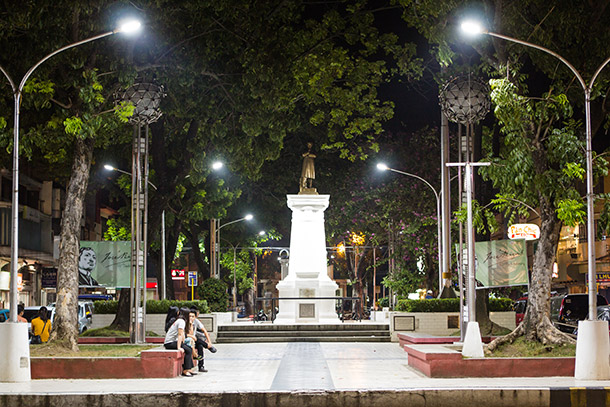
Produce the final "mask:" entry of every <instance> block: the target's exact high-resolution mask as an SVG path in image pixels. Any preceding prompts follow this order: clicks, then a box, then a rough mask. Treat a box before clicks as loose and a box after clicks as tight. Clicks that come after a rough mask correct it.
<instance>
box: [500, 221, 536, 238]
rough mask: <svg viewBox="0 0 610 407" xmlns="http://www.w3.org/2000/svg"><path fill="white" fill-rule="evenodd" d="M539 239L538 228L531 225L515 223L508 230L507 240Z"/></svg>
mask: <svg viewBox="0 0 610 407" xmlns="http://www.w3.org/2000/svg"><path fill="white" fill-rule="evenodd" d="M539 237H540V228H539V227H538V225H535V224H533V223H516V224H514V225H511V226H510V227H509V228H508V238H509V239H511V240H513V239H525V240H536V239H538V238H539Z"/></svg>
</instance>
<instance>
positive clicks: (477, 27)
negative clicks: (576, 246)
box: [461, 20, 610, 379]
mask: <svg viewBox="0 0 610 407" xmlns="http://www.w3.org/2000/svg"><path fill="white" fill-rule="evenodd" d="M461 29H462V31H463V32H464V33H466V34H468V35H471V36H474V35H480V34H487V35H490V36H492V37H496V38H500V39H503V40H506V41H509V42H514V43H516V44H521V45H524V46H526V47H529V48H534V49H537V50H539V51H543V52H546V53H547V54H550V55H552V56H554V57H555V58H557V59H559V60H560V61H561V62H563V63H564V64H565V65H566V66H567V67H568V68H569V69H570V71H572V73H573V74H574V76H576V79H577V80H578V83H580V86H581V87H582V89H583V91H584V94H585V122H586V123H585V136H586V144H587V147H586V148H587V149H586V161H587V169H586V174H587V266H588V267H587V275H588V279H589V281H588V284H589V287H588V288H589V317H588V319H589V321H593V322H594V321H597V284H596V283H597V276H596V264H595V220H594V216H595V208H594V204H595V198H594V195H593V194H594V192H593V136H592V134H591V90H592V89H593V84H594V83H595V80H596V79H597V76H598V75H599V73H600V72H601V71H602V69H604V67H605V66H606V65H607V64H608V63H609V62H610V57H609V58H607V59H606V60H605V61H604V62H602V64H601V65H600V66H599V67H598V68H597V70H596V71H595V73H594V74H593V76H592V77H591V80H590V81H589V84H588V85H587V83H586V82H585V80H584V78H583V77H582V75H581V74H580V72H578V71H577V70H576V68H575V67H574V66H573V65H572V64H571V63H570V62H568V60H566V59H565V58H563V57H562V56H561V55H559V54H557V53H556V52H554V51H551V50H550V49H548V48H545V47H543V46H541V45H537V44H533V43H531V42H527V41H523V40H519V39H516V38H513V37H509V36H507V35H503V34H498V33H494V32H491V31H489V30H487V29H486V28H485V27H483V25H481V24H480V23H478V22H477V21H474V20H468V21H464V22H463V23H462V25H461ZM583 322H585V321H583ZM583 325H584V324H583ZM583 328H585V327H584V326H583ZM600 328H601V329H599V330H598V331H596V332H595V335H599V336H600V338H599V339H600V341H599V342H596V343H601V340H604V342H605V343H606V344H607V343H608V332H607V331H608V324H607V323H606V324H605V331H606V332H605V334H604V333H603V331H604V328H603V327H600ZM584 331H585V329H579V330H578V332H579V333H580V332H584ZM586 332H591V335H593V328H590V329H589V328H588V329H587V330H586ZM602 334H603V335H604V336H605V338H601V335H602ZM578 338H579V339H580V338H581V335H580V334H579V335H578ZM588 339H590V340H594V338H593V337H591V336H590V337H589V338H588ZM606 346H607V345H606ZM583 347H584V348H587V346H586V345H584V344H583ZM578 349H579V346H578V344H577V350H578ZM578 354H579V352H578V351H577V352H576V373H575V375H576V376H577V378H580V379H585V378H589V379H593V378H596V377H595V376H596V374H598V375H601V376H604V378H608V376H610V370H609V369H608V366H607V363H605V365H606V366H605V367H604V368H603V370H604V372H603V373H599V371H598V372H593V371H594V369H586V368H583V369H582V370H581V369H580V368H579V367H580V366H582V365H584V364H587V363H582V362H581V363H579V360H580V359H579V357H578ZM587 359H588V360H589V362H593V360H594V359H595V358H594V357H593V358H589V357H588V358H587ZM579 365H580V366H579ZM579 372H581V373H579Z"/></svg>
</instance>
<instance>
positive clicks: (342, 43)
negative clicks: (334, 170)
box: [133, 0, 415, 277]
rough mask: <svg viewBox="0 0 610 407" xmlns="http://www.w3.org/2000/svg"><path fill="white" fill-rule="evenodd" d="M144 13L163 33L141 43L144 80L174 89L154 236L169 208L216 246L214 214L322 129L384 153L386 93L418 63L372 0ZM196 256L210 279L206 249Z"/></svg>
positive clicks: (154, 203)
mask: <svg viewBox="0 0 610 407" xmlns="http://www.w3.org/2000/svg"><path fill="white" fill-rule="evenodd" d="M144 12H145V13H146V19H147V26H148V27H150V30H147V33H155V34H154V36H155V38H154V40H152V38H150V39H151V41H149V42H147V44H148V46H145V45H144V42H143V43H142V44H138V47H137V48H134V51H133V61H134V62H135V64H136V70H137V72H138V75H139V78H138V80H148V81H150V80H152V78H154V81H156V82H157V83H159V84H162V85H164V86H165V89H166V92H167V97H166V98H165V99H164V101H163V103H162V106H161V109H162V111H163V117H162V118H161V120H160V121H159V122H158V123H155V124H154V125H152V126H151V134H152V145H151V172H152V179H153V182H154V183H155V184H156V185H158V186H159V190H158V191H156V192H155V193H153V194H151V203H150V213H149V221H150V222H149V230H150V231H151V232H150V233H151V234H152V235H151V236H150V237H149V241H154V240H155V238H154V237H155V236H156V234H157V230H158V229H159V228H158V219H159V218H160V213H161V210H163V209H166V213H168V212H171V213H172V215H171V216H173V218H172V219H171V220H169V221H168V222H169V223H168V227H169V228H170V230H172V228H175V231H172V232H170V236H175V234H176V233H184V234H185V235H187V236H188V237H189V240H191V244H192V246H193V247H198V246H199V242H201V241H204V242H206V247H207V246H208V245H207V239H208V236H207V230H208V227H207V224H208V220H209V219H210V218H225V217H227V209H228V208H229V207H230V206H231V205H232V204H234V202H235V201H236V200H237V199H238V198H239V196H240V193H241V189H243V187H244V186H243V184H244V181H245V180H249V181H255V180H257V179H259V178H260V176H261V167H262V166H263V165H264V163H265V162H268V161H271V160H275V159H277V158H278V157H279V154H280V151H281V150H282V149H283V148H284V143H285V139H286V138H289V139H293V140H294V139H301V138H303V137H306V135H307V136H309V134H314V135H315V136H316V137H317V138H318V139H319V140H321V142H320V143H319V144H318V146H319V147H322V146H323V147H324V148H327V149H333V150H335V151H339V152H340V154H341V155H342V156H344V157H346V158H350V159H356V158H357V157H364V156H366V155H367V154H368V153H370V152H371V151H375V150H376V148H377V146H376V140H375V139H376V137H377V136H378V135H379V133H380V132H381V123H382V122H383V121H385V120H387V119H388V118H389V117H391V114H392V103H390V102H387V101H382V100H381V99H380V98H379V96H378V95H377V89H378V87H379V86H380V85H381V84H382V83H383V82H384V81H385V80H387V78H389V77H390V75H392V74H394V73H405V72H407V71H408V70H410V69H412V65H411V62H412V61H414V60H415V58H414V47H412V46H410V45H409V46H402V45H399V44H398V41H397V37H396V36H395V35H393V34H382V33H380V32H379V30H378V29H377V28H375V26H374V24H373V23H374V21H375V18H376V12H377V11H376V9H375V8H374V7H373V6H371V5H368V4H367V3H366V2H357V3H356V2H354V3H352V2H337V3H324V2H322V3H309V2H302V1H296V0H292V1H269V2H264V3H261V4H257V6H256V7H253V6H252V4H251V2H249V1H240V2H237V3H236V2H227V1H221V2H203V3H202V2H190V1H184V2H182V3H181V7H176V5H175V2H173V1H171V2H170V1H161V2H157V3H155V4H149V5H148V6H147V8H146V9H145V11H144ZM176 21H181V22H182V24H180V25H177V24H175V22H176ZM185 27H188V30H185ZM146 35H147V36H149V37H152V36H153V34H146ZM397 60H398V61H400V63H396V62H394V61H397ZM217 157H225V161H226V164H227V169H228V172H230V174H231V175H230V176H227V177H226V178H225V181H223V180H222V179H220V178H218V177H211V176H210V171H209V164H210V161H211V160H212V159H213V158H217ZM168 240H169V241H170V243H172V242H175V238H170V239H168ZM167 252H168V253H171V252H172V250H171V246H170V249H169V250H167ZM154 257H155V258H156V257H157V256H154ZM196 259H197V264H198V267H199V269H200V270H199V271H200V273H201V275H202V276H204V277H207V276H208V275H209V273H208V271H207V266H206V265H205V263H204V259H203V252H201V253H198V254H197V255H196ZM166 264H170V262H169V261H166ZM202 268H203V269H202ZM166 272H167V270H166Z"/></svg>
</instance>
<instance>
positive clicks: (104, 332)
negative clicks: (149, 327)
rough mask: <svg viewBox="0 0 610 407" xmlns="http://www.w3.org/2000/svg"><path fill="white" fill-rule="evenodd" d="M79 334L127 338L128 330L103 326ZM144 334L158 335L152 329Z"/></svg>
mask: <svg viewBox="0 0 610 407" xmlns="http://www.w3.org/2000/svg"><path fill="white" fill-rule="evenodd" d="M81 336H96V337H99V336H102V337H117V338H128V337H129V332H127V331H119V330H117V329H112V328H110V327H109V326H105V327H103V328H96V329H89V330H88V331H85V332H84V333H83V334H82V335H81ZM146 336H159V335H157V334H156V333H155V332H153V331H147V332H146Z"/></svg>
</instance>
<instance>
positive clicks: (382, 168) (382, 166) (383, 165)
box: [377, 163, 390, 171]
mask: <svg viewBox="0 0 610 407" xmlns="http://www.w3.org/2000/svg"><path fill="white" fill-rule="evenodd" d="M377 169H378V170H380V171H387V170H389V169H390V167H388V166H387V165H385V164H384V163H379V164H377Z"/></svg>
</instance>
